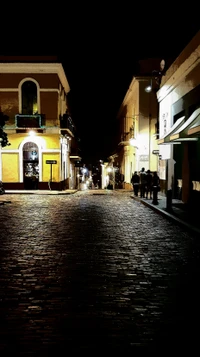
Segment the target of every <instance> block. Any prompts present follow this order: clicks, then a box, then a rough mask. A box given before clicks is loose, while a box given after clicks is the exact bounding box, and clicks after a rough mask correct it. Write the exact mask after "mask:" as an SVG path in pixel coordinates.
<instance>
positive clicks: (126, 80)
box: [1, 1, 200, 163]
mask: <svg viewBox="0 0 200 357" xmlns="http://www.w3.org/2000/svg"><path fill="white" fill-rule="evenodd" d="M102 4H103V2H101V3H98V2H90V3H87V2H75V3H74V6H73V7H74V8H72V6H71V7H69V3H67V2H66V3H65V5H66V7H64V8H63V9H62V7H59V8H55V7H53V6H52V7H51V6H50V5H49V9H48V11H47V9H45V8H44V9H43V10H44V11H43V12H40V11H39V12H37V16H36V18H35V19H34V26H33V18H32V19H31V18H30V16H29V17H28V18H26V17H25V16H24V17H23V21H21V19H20V17H19V18H17V22H16V24H15V26H14V25H13V23H12V22H11V21H9V30H10V32H5V31H4V36H2V41H1V53H2V54H3V53H4V54H12V53H13V54H14V53H15V54H16V53H17V54H19V55H22V54H23V55H26V54H27V55H30V54H31V55H32V54H35V55H45V54H46V55H59V56H60V58H61V60H62V62H63V66H64V69H65V73H66V76H67V79H68V82H69V86H70V88H71V90H70V94H69V101H70V105H71V110H72V117H73V120H74V122H75V124H76V126H77V129H78V131H79V133H78V134H79V136H80V139H81V147H82V157H83V161H84V162H85V163H91V162H92V161H95V160H99V159H106V157H108V156H109V155H110V154H111V147H110V142H111V137H112V133H113V124H114V122H115V119H116V115H117V112H118V110H119V108H120V105H121V103H122V101H123V98H124V96H125V94H126V91H127V90H128V87H129V84H130V82H131V80H132V78H133V76H134V75H135V74H136V64H137V61H138V60H139V59H145V58H150V57H157V58H160V60H161V59H163V58H164V59H167V58H174V59H175V58H176V57H177V56H178V55H179V53H180V52H181V51H182V50H183V49H184V47H185V46H186V45H187V43H188V42H189V41H190V39H191V38H192V37H193V36H194V35H195V34H196V33H197V31H198V30H199V29H200V27H199V25H198V23H199V20H198V19H197V15H198V11H197V10H196V11H195V9H194V8H192V9H191V10H190V8H189V5H188V6H187V9H185V10H184V9H181V8H178V9H177V10H176V9H175V8H170V6H168V8H166V6H165V5H164V4H162V3H160V6H159V7H156V6H155V5H154V6H152V2H151V3H149V5H144V3H142V5H141V6H140V5H136V4H135V3H131V2H127V4H126V2H123V4H122V3H121V2H119V5H116V3H115V2H113V3H111V2H108V1H107V2H106V3H105V5H102ZM147 6H148V7H147ZM196 14H197V15H196ZM29 15H30V14H29ZM22 25H23V26H22ZM10 26H11V27H12V28H10ZM12 29H13V31H14V32H13V34H12V36H11V37H10V33H11V31H12ZM15 36H16V39H15V38H14V37H15ZM14 46H15V47H14ZM33 49H34V52H33ZM16 51H17V52H16ZM8 52H9V53H8ZM153 69H155V68H152V70H153Z"/></svg>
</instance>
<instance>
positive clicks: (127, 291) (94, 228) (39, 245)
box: [0, 192, 200, 357]
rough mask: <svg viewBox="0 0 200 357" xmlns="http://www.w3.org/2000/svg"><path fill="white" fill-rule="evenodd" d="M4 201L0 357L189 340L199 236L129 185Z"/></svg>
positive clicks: (193, 332)
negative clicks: (120, 189) (137, 196)
mask: <svg viewBox="0 0 200 357" xmlns="http://www.w3.org/2000/svg"><path fill="white" fill-rule="evenodd" d="M6 199H8V200H10V202H11V203H9V204H4V205H2V206H0V224H1V238H0V241H1V244H0V352H1V356H3V357H4V356H7V355H8V354H9V353H14V355H15V356H35V355H37V356H42V357H44V356H51V355H55V353H56V355H58V356H61V355H66V353H67V352H69V351H74V352H78V351H89V350H94V351H97V352H98V351H100V350H103V351H105V352H107V351H113V352H120V351H124V352H129V351H137V350H138V351H144V350H145V349H147V351H150V349H152V350H153V349H158V351H159V349H160V351H162V350H164V351H166V350H167V349H169V350H170V349H171V348H172V346H173V351H175V350H176V349H177V351H182V350H183V351H184V350H185V351H186V348H191V344H192V346H193V348H196V346H197V342H198V329H196V325H197V324H198V321H199V317H200V310H199V297H200V296H199V281H200V279H199V278H200V265H199V263H200V259H199V252H200V250H199V247H200V245H199V241H198V238H199V237H194V236H193V235H192V234H190V233H188V232H185V231H184V229H183V228H180V227H179V226H177V225H175V224H173V223H171V222H169V221H167V220H166V219H165V218H163V217H161V216H160V215H158V214H157V213H155V212H153V211H152V210H151V209H149V208H148V207H145V206H143V205H141V204H140V203H138V202H136V201H134V200H132V199H131V198H130V193H123V194H121V193H113V194H110V195H93V194H91V193H87V192H77V193H76V194H73V195H67V196H59V195H58V196H50V195H48V196H45V195H43V196H40V195H16V194H15V195H7V197H6Z"/></svg>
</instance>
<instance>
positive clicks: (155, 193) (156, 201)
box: [152, 186, 158, 205]
mask: <svg viewBox="0 0 200 357" xmlns="http://www.w3.org/2000/svg"><path fill="white" fill-rule="evenodd" d="M152 203H153V205H158V186H153V201H152Z"/></svg>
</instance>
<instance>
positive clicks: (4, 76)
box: [0, 56, 80, 190]
mask: <svg viewBox="0 0 200 357" xmlns="http://www.w3.org/2000/svg"><path fill="white" fill-rule="evenodd" d="M69 91H70V87H69V83H68V80H67V78H66V75H65V72H64V69H63V66H62V64H61V63H59V62H58V61H57V58H56V57H37V56H34V57H30V56H29V57H27V56H23V57H5V56H1V57H0V111H1V112H2V113H3V115H7V116H8V120H7V121H6V125H5V126H4V131H5V132H6V133H7V136H8V140H9V143H10V145H9V146H5V147H1V148H0V180H2V181H3V184H4V187H5V189H52V190H54V189H56V190H63V189H65V188H76V186H77V179H76V176H77V173H76V167H75V166H76V165H75V162H76V160H78V159H80V153H79V148H78V144H77V138H76V127H75V125H74V122H73V120H72V118H71V116H70V111H69V107H68V100H67V95H68V93H69Z"/></svg>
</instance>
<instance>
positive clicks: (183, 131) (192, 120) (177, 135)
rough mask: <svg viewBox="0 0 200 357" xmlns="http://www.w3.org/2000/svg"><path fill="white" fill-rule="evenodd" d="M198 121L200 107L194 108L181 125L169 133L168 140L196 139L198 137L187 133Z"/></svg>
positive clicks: (199, 118)
mask: <svg viewBox="0 0 200 357" xmlns="http://www.w3.org/2000/svg"><path fill="white" fill-rule="evenodd" d="M198 123H200V108H198V109H196V110H195V111H194V112H193V113H192V115H191V116H190V117H189V118H188V120H186V121H185V122H184V123H183V125H181V127H180V128H179V129H178V130H176V131H175V132H174V133H173V134H172V135H170V142H171V143H173V142H176V141H179V142H181V141H194V140H198V137H197V136H195V137H193V136H192V135H191V134H189V130H190V129H191V128H194V127H195V125H196V124H198Z"/></svg>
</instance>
